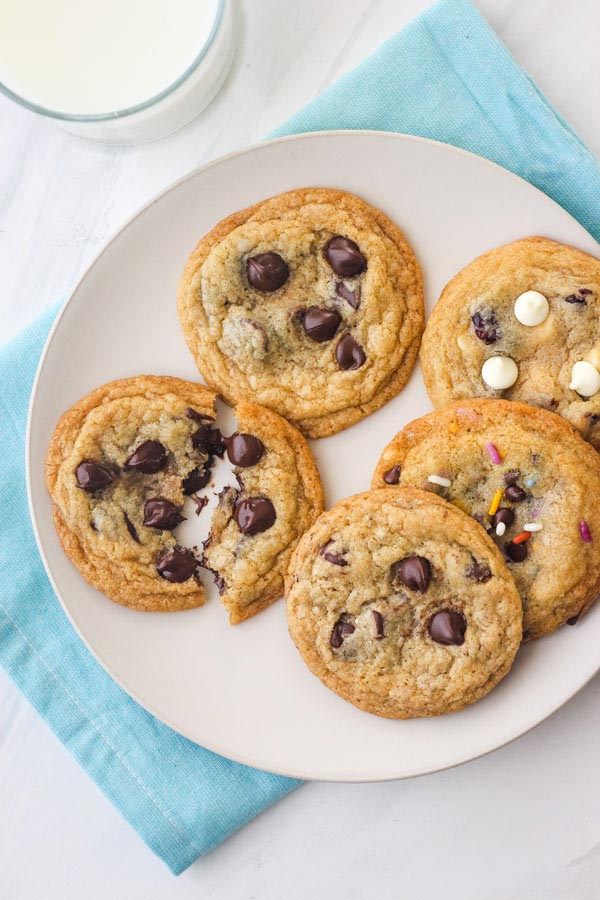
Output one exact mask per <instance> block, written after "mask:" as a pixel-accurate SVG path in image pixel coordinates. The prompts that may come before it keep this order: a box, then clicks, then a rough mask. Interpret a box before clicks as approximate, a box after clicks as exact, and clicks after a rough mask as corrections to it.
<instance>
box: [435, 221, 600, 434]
mask: <svg viewBox="0 0 600 900" xmlns="http://www.w3.org/2000/svg"><path fill="white" fill-rule="evenodd" d="M599 304H600V260H598V259H596V258H595V257H593V256H590V255H589V254H588V253H583V252H582V251H581V250H577V249H576V248H575V247H567V246H565V245H564V244H558V243H556V242H555V241H551V240H548V239H547V238H543V237H528V238H523V239H522V240H519V241H515V242H514V243H512V244H506V245H505V246H503V247H498V248H496V249H495V250H490V251H489V252H488V253H484V254H483V256H479V257H478V258H477V259H475V260H474V261H473V262H471V263H469V265H468V266H466V267H465V268H464V269H462V271H461V272H459V273H458V275H456V276H455V277H454V278H453V279H452V280H451V281H450V282H449V283H448V284H447V285H446V287H445V288H444V290H443V291H442V294H441V297H440V299H439V300H438V302H437V305H436V307H435V309H434V310H433V313H432V315H431V317H430V319H429V321H428V323H427V327H426V329H425V334H424V336H423V343H422V347H421V365H422V368H423V378H424V380H425V385H426V387H427V393H428V394H429V397H430V399H431V402H432V403H433V405H434V406H436V407H439V406H445V405H446V404H447V403H450V402H451V401H452V400H459V399H461V398H464V397H490V398H494V399H505V400H521V401H523V402H524V403H530V404H532V405H533V406H539V407H541V408H543V409H548V410H551V411H552V412H556V413H559V414H560V415H561V416H564V417H565V419H567V420H568V421H569V422H570V423H571V424H572V425H573V426H574V427H575V428H577V430H578V431H580V432H581V433H582V434H583V436H584V437H585V438H586V439H587V440H589V441H590V442H591V443H592V444H594V446H596V447H598V448H600V425H599V424H598V423H599V422H600V372H599V370H600V315H599V311H600V305H599Z"/></svg>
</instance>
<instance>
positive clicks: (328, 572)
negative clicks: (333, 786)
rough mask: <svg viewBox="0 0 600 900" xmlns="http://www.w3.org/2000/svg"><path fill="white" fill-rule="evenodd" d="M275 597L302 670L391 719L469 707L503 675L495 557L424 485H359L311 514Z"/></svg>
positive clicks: (502, 613) (510, 636) (511, 600)
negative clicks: (281, 601)
mask: <svg viewBox="0 0 600 900" xmlns="http://www.w3.org/2000/svg"><path fill="white" fill-rule="evenodd" d="M474 569H475V570H477V571H478V572H480V573H482V574H481V576H480V577H478V578H474V577H473V576H472V572H473V570H474ZM286 600H287V614H288V624H289V629H290V634H291V636H292V638H293V640H294V643H295V644H296V646H297V648H298V650H299V651H300V653H301V655H302V658H303V659H304V661H305V663H306V664H307V665H308V667H309V669H310V670H311V671H312V672H313V673H314V674H315V675H316V676H317V677H318V678H320V679H321V681H322V682H323V683H324V684H325V685H327V687H329V688H330V689H331V690H333V691H335V693H336V694H339V695H340V696H341V697H343V698H344V699H345V700H348V701H349V702H350V703H353V704H354V705H355V706H358V707H360V709H364V710H366V711H367V712H371V713H375V714H376V715H379V716H385V717H387V718H390V719H406V718H411V717H416V716H437V715H441V714H442V713H447V712H453V711H455V710H459V709H462V708H463V707H464V706H467V705H468V704H470V703H474V702H475V701H476V700H479V699H480V698H481V697H483V696H484V695H485V694H487V693H488V692H489V691H490V690H491V689H492V688H493V687H494V685H496V684H497V683H498V682H499V681H500V679H501V678H503V677H504V676H505V675H506V673H507V672H508V670H509V669H510V667H511V665H512V661H513V659H514V656H515V653H516V652H517V649H518V647H519V643H520V641H521V619H522V612H521V603H520V601H519V595H518V593H517V591H516V588H515V585H514V581H513V579H512V578H511V576H510V573H509V572H508V569H507V567H506V564H505V562H504V560H503V559H502V556H501V554H500V553H499V552H498V550H497V549H496V547H495V546H494V544H493V542H492V541H491V540H490V538H489V537H488V536H487V535H486V534H485V532H484V531H483V529H481V528H480V527H479V526H478V525H477V524H476V523H475V522H473V520H472V519H469V517H468V516H465V515H464V513H462V512H460V510H458V509H456V507H455V506H452V505H451V504H449V503H446V502H445V501H444V500H441V499H440V498H439V497H436V496H435V495H433V494H429V493H426V492H424V491H417V490H412V489H402V490H399V489H397V488H394V489H392V488H388V489H385V490H375V491H370V492H368V493H365V494H359V495H358V496H355V497H350V498H348V499H347V500H343V501H342V502H341V503H338V504H337V506H334V507H333V509H330V510H328V511H327V512H326V513H324V514H323V515H322V516H320V518H319V519H318V520H317V521H316V523H315V524H314V525H313V527H312V528H311V529H310V531H309V532H307V534H305V535H304V537H303V538H302V539H301V541H300V543H299V544H298V546H297V548H296V550H295V551H294V554H293V556H292V561H291V565H290V569H289V573H288V577H287V579H286Z"/></svg>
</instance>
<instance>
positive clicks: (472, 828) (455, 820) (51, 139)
mask: <svg viewBox="0 0 600 900" xmlns="http://www.w3.org/2000/svg"><path fill="white" fill-rule="evenodd" d="M240 5H241V10H240V12H241V19H242V22H241V40H240V46H239V51H238V56H237V60H236V63H235V67H234V70H233V71H232V73H231V76H230V78H229V80H228V82H227V84H226V87H225V89H224V90H223V92H222V93H221V95H220V96H219V97H218V99H217V100H216V101H215V102H214V103H213V104H212V106H211V107H210V108H209V109H208V110H207V111H206V112H205V113H204V115H203V116H201V118H200V119H198V120H197V121H196V122H195V123H194V124H192V125H191V126H190V127H188V128H187V129H185V130H184V131H182V132H180V133H178V134H176V135H173V136H172V137H170V138H167V139H165V140H163V141H159V142H157V143H154V144H149V145H145V146H139V147H133V148H131V149H115V148H107V147H101V146H96V145H93V144H90V143H85V142H83V141H81V140H79V139H77V138H74V137H71V136H69V135H67V134H65V133H63V132H61V131H58V130H56V129H55V128H54V127H53V126H52V125H51V124H50V123H48V122H46V121H44V120H42V119H38V118H35V117H33V116H32V115H30V114H29V113H27V112H25V111H24V110H21V109H20V108H18V107H17V106H15V105H13V104H11V103H10V102H9V101H7V100H6V99H4V98H0V273H1V285H2V286H1V288H0V341H2V340H4V339H5V338H8V337H9V336H10V335H11V334H13V333H15V332H17V331H18V330H20V329H21V328H22V327H23V326H24V325H25V324H27V322H29V321H30V320H31V319H32V318H33V317H34V316H35V315H36V314H37V313H38V312H39V311H41V310H42V309H44V308H45V307H46V306H48V305H50V304H51V303H54V302H55V301H56V300H57V299H58V298H61V297H64V296H65V295H66V294H68V293H69V291H70V290H71V288H72V286H73V285H74V283H75V281H76V279H77V277H78V275H79V274H80V273H81V272H82V270H83V269H84V267H85V266H86V265H87V264H88V262H89V261H90V260H91V258H92V257H93V256H94V255H95V253H96V252H97V250H98V249H99V248H100V247H101V246H102V244H103V243H104V242H105V241H106V239H107V238H108V237H109V235H110V234H111V233H112V232H113V231H114V230H115V229H116V228H117V227H118V226H119V225H121V224H122V223H123V222H124V221H125V220H126V219H127V218H128V217H129V216H131V215H132V214H133V213H134V212H135V210H136V209H137V208H138V207H139V206H140V205H141V204H143V203H144V202H145V201H146V200H148V198H149V197H151V196H152V195H153V194H155V193H156V192H157V191H159V190H161V189H162V188H164V187H165V186H167V185H168V184H169V183H170V182H171V181H173V180H174V179H176V178H178V177H180V176H181V175H183V174H185V173H186V172H188V171H189V170H190V169H192V168H194V167H195V166H197V165H199V164H201V163H203V162H206V161H207V160H209V159H212V158H213V157H215V156H218V155H220V154H222V153H225V152H228V151H230V150H233V149H235V148H237V147H241V146H243V145H245V144H249V143H252V142H254V141H257V140H259V139H260V138H261V137H262V136H263V135H265V134H266V133H268V132H269V131H270V130H271V129H272V128H274V127H275V126H276V125H277V124H279V123H280V122H281V121H282V120H284V119H285V118H286V117H287V116H288V115H289V114H290V113H292V112H293V111H294V110H296V109H297V108H298V107H300V106H301V105H302V104H304V103H305V102H307V101H308V100H310V99H311V98H312V97H313V96H314V95H315V94H316V93H318V92H319V91H321V90H322V89H323V88H324V87H325V86H327V85H328V84H329V83H331V81H333V80H334V79H335V78H336V77H337V76H338V75H339V74H341V73H342V72H344V71H345V70H347V69H348V68H350V67H351V66H352V65H354V64H355V63H356V62H358V61H359V60H360V59H361V58H362V57H363V56H365V55H366V54H367V53H368V52H369V51H371V50H372V49H374V48H375V47H376V46H377V45H378V44H379V43H380V42H381V41H382V40H383V39H385V38H386V37H387V36H388V35H390V34H391V33H392V32H394V31H395V30H397V29H399V28H400V27H402V26H403V25H404V24H405V23H406V22H408V21H409V20H410V19H411V18H412V17H413V16H414V15H416V14H417V13H418V12H420V11H421V10H422V9H424V8H425V7H426V6H428V5H429V3H428V0H403V2H398V0H329V2H325V0H286V2H281V0H241V3H240ZM478 6H479V8H480V9H481V11H482V12H483V14H484V15H485V16H486V17H487V18H488V20H489V21H490V23H491V24H492V26H493V27H494V28H495V29H496V31H497V32H499V34H500V36H501V38H502V39H503V40H504V42H505V43H506V44H507V46H508V47H509V49H510V50H511V51H512V52H513V54H514V55H515V56H516V58H517V60H518V61H519V62H520V63H521V64H522V65H523V66H524V67H525V68H526V69H527V70H528V71H529V72H530V74H531V75H532V76H533V77H534V79H535V80H536V81H537V83H538V85H539V86H540V87H541V89H542V90H543V91H544V92H545V93H546V95H547V96H548V97H549V98H550V100H552V101H553V102H554V104H555V105H556V106H557V107H558V109H559V110H560V111H561V112H562V113H563V115H564V116H565V117H566V118H567V119H568V120H569V121H570V123H571V124H572V125H573V126H574V127H575V129H576V130H578V131H579V133H580V134H581V135H582V137H583V138H584V140H585V141H586V142H587V143H588V146H589V147H590V148H591V149H592V150H593V151H594V152H596V154H597V155H600V115H598V90H597V88H598V81H599V78H600V57H599V54H598V35H599V34H600V4H598V2H597V0H572V2H570V3H565V2H564V0H530V2H528V3H525V2H520V3H518V2H517V0H478ZM599 652H600V648H599ZM599 744H600V678H597V679H596V680H595V681H594V682H592V683H591V684H590V685H588V687H587V688H586V689H585V690H583V691H582V692H581V693H580V694H579V696H578V697H576V698H575V699H574V700H573V701H571V702H570V703H569V704H568V705H567V706H566V707H565V708H564V709H563V710H561V711H560V712H559V713H557V714H556V715H555V716H553V717H552V719H550V720H549V721H548V722H546V723H544V724H543V725H541V726H540V727H538V728H537V729H536V730H535V731H533V732H532V733H530V734H529V735H527V736H525V737H524V738H522V739H521V740H519V741H517V742H516V743H514V744H512V745H511V746H509V747H507V748H505V749H503V750H500V751H498V752H496V753H494V754H492V755H491V756H488V757H486V758H484V759H482V760H479V761H476V762H473V763H470V764H469V765H466V766H463V767H461V768H459V769H454V770H452V771H449V772H445V773H442V774H439V775H433V776H429V777H426V778H420V779H414V780H411V781H404V782H397V783H392V784H379V785H358V786H345V785H328V784H309V785H306V786H304V787H303V788H301V789H300V790H299V791H297V792H296V793H295V794H293V795H292V796H290V797H288V798H287V799H285V800H283V801H282V802H281V803H279V804H278V805H276V806H275V807H274V808H272V809H271V810H269V811H268V812H267V813H265V814H263V815H262V816H260V817H259V818H258V819H257V820H255V821H254V822H252V823H251V824H249V825H248V826H246V827H245V828H244V829H243V830H242V831H241V832H239V833H238V834H237V835H235V836H234V837H233V838H231V839H230V840H229V841H227V842H226V843H225V844H223V845H221V846H220V847H219V848H218V849H217V850H215V851H214V852H213V853H212V854H210V855H209V856H208V857H207V858H205V859H204V860H202V861H200V862H199V863H197V864H196V865H194V866H192V868H191V869H189V870H188V871H187V872H186V873H185V874H184V875H183V876H181V877H180V878H179V879H174V878H173V877H172V876H171V875H170V874H169V873H168V872H167V870H166V869H165V867H164V866H163V864H162V863H161V862H159V861H158V860H157V859H156V858H155V857H154V856H153V855H152V854H151V853H150V851H149V850H147V849H146V847H145V845H144V844H143V843H142V841H141V840H140V839H139V838H138V837H137V835H136V834H135V833H134V832H133V830H132V829H131V828H130V827H129V826H128V825H127V824H126V823H125V822H124V821H123V820H122V819H121V817H120V816H119V814H118V813H116V812H115V811H114V810H113V808H112V807H111V806H110V804H109V803H108V802H107V801H106V800H105V799H104V797H103V796H102V795H101V794H100V792H99V791H98V789H97V788H96V787H95V786H94V785H93V784H92V782H91V781H89V779H88V778H87V776H85V775H84V774H83V773H82V771H81V770H80V769H79V767H78V766H77V764H76V763H75V762H74V761H73V760H72V759H71V757H70V755H69V754H68V753H67V751H66V750H64V748H63V747H62V746H61V745H60V744H59V742H58V741H57V740H56V739H55V738H54V736H53V735H52V734H51V732H50V731H49V729H48V728H47V727H46V725H45V724H44V723H43V722H42V721H41V719H40V718H39V717H38V716H37V714H36V713H35V712H34V711H33V710H32V709H31V708H30V706H29V705H28V703H27V702H26V701H25V700H24V699H23V698H22V697H21V696H20V694H19V693H18V692H17V690H16V689H15V688H14V687H13V685H12V683H11V682H10V681H9V679H8V678H7V677H6V676H5V675H4V674H3V673H2V672H1V670H0V896H1V897H2V898H3V900H38V898H44V900H71V898H76V900H81V898H86V900H96V898H98V900H100V898H102V900H104V898H106V897H110V898H111V900H122V898H123V900H124V898H127V900H157V898H164V897H169V898H194V900H197V898H200V897H211V898H217V900H234V898H235V900H237V898H243V900H250V898H257V900H280V898H283V897H285V898H286V900H306V898H319V900H320V898H327V900H337V898H340V900H341V898H345V900H352V898H361V900H362V898H370V897H376V898H377V900H386V898H394V900H396V898H399V897H406V898H410V900H437V898H438V897H444V898H449V900H454V898H460V900H512V898H514V900H534V898H535V900H542V898H543V900H558V898H561V900H597V897H598V896H599V892H600V778H599V777H598V766H599V759H600V749H599Z"/></svg>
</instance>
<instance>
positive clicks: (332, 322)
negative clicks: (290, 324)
mask: <svg viewBox="0 0 600 900" xmlns="http://www.w3.org/2000/svg"><path fill="white" fill-rule="evenodd" d="M341 321H342V317H341V316H340V314H339V312H337V310H335V309H324V308H322V307H319V306H310V307H309V308H308V309H307V310H305V311H304V313H303V315H302V327H303V328H304V331H305V333H306V336H307V337H308V338H310V339H311V341H316V342H317V343H318V344H322V343H323V342H324V341H330V340H331V338H332V337H333V336H334V334H335V333H336V331H337V330H338V328H339V326H340V322H341Z"/></svg>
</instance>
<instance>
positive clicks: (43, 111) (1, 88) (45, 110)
mask: <svg viewBox="0 0 600 900" xmlns="http://www.w3.org/2000/svg"><path fill="white" fill-rule="evenodd" d="M225 3H226V0H218V6H217V12H216V15H215V19H214V22H213V25H212V28H211V30H210V32H209V34H208V37H207V38H206V40H205V42H204V43H203V45H202V47H201V48H200V51H199V53H198V54H197V56H195V57H194V59H193V60H192V62H191V63H190V65H189V66H188V67H187V69H185V70H184V71H183V72H182V73H181V75H180V76H179V78H177V79H175V81H173V82H171V84H169V85H167V87H166V88H165V89H164V90H162V91H160V92H159V93H158V94H154V95H153V96H152V97H150V98H149V99H148V100H144V101H143V102H142V103H136V104H135V106H128V107H125V108H124V109H118V110H115V111H114V112H106V113H65V112H57V111H56V110H53V109H50V108H49V107H47V106H41V105H39V104H37V103H32V102H31V101H30V100H26V99H25V98H24V97H21V96H20V94H17V93H15V91H13V90H11V88H9V87H8V86H7V85H6V84H4V83H3V82H2V81H0V93H1V94H4V95H5V96H6V97H8V98H9V99H10V100H14V101H15V103H18V104H19V106H23V107H24V108H25V109H29V110H31V112H34V113H38V114H39V115H41V116H47V117H48V118H49V119H57V120H59V121H62V122H110V121H114V120H115V119H124V118H126V117H127V116H133V115H135V114H136V113H139V112H144V111H145V110H147V109H150V107H152V106H155V105H156V104H157V103H160V101H161V100H164V99H165V98H166V97H169V96H170V95H171V94H172V93H174V92H175V91H176V90H177V88H179V87H181V85H182V84H183V83H184V82H185V81H187V79H188V78H189V77H190V75H192V74H193V73H194V72H195V71H196V69H197V68H198V66H199V65H200V63H201V62H202V60H203V59H204V57H205V56H206V54H207V53H208V51H209V50H210V48H211V47H212V45H213V43H214V41H215V38H216V36H217V32H218V31H219V28H220V26H221V22H222V21H223V14H224V12H225Z"/></svg>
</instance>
